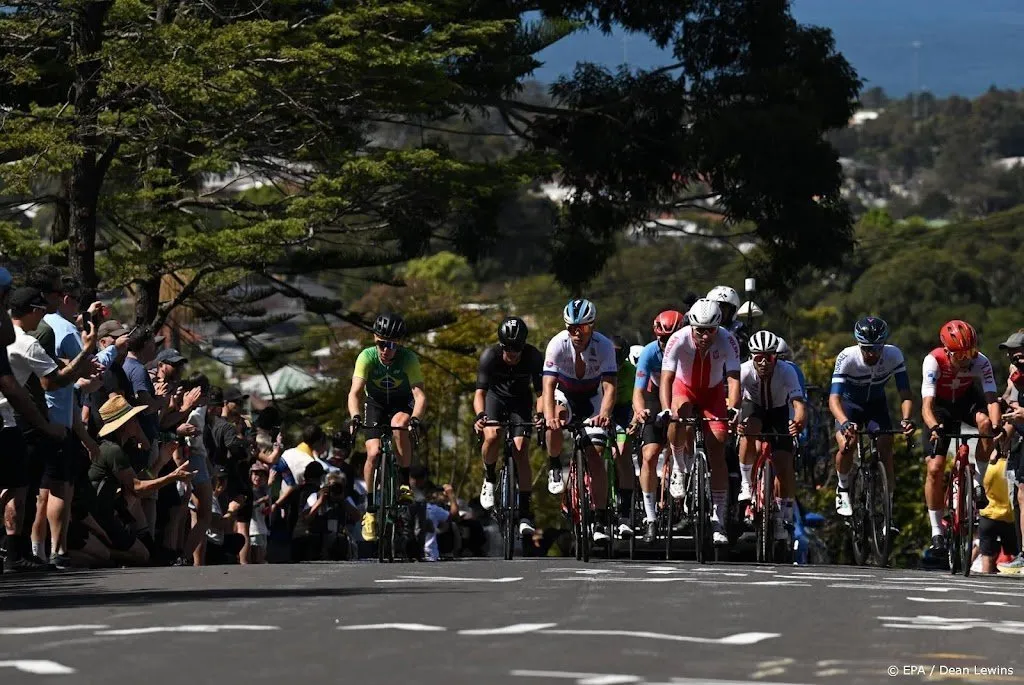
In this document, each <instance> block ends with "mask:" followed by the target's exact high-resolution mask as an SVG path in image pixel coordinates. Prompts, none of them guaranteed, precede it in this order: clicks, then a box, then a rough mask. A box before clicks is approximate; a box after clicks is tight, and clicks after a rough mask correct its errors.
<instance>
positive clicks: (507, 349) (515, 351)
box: [500, 345, 523, 354]
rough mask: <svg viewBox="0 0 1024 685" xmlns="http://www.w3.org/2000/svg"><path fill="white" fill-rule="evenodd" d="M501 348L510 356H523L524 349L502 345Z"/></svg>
mask: <svg viewBox="0 0 1024 685" xmlns="http://www.w3.org/2000/svg"><path fill="white" fill-rule="evenodd" d="M500 347H501V350H502V351H503V352H508V353H509V354H521V353H522V351H523V347H516V346H513V345H500Z"/></svg>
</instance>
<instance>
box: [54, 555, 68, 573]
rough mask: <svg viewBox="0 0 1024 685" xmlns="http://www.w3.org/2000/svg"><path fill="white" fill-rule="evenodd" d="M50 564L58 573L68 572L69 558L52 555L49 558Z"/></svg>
mask: <svg viewBox="0 0 1024 685" xmlns="http://www.w3.org/2000/svg"><path fill="white" fill-rule="evenodd" d="M50 564H51V565H52V566H53V567H54V568H55V569H57V570H58V571H70V570H71V557H69V556H68V555H67V554H54V555H53V556H51V557H50Z"/></svg>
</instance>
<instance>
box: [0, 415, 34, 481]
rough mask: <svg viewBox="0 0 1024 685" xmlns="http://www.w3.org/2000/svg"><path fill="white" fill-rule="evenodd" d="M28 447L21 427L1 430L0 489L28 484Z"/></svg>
mask: <svg viewBox="0 0 1024 685" xmlns="http://www.w3.org/2000/svg"><path fill="white" fill-rule="evenodd" d="M28 481H29V477H28V449H27V447H26V446H25V437H24V436H23V435H22V433H21V429H20V428H14V427H12V428H4V429H3V430H0V490H7V489H12V490H13V489H15V488H23V487H26V486H27V485H28Z"/></svg>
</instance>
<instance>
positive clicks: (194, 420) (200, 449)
mask: <svg viewBox="0 0 1024 685" xmlns="http://www.w3.org/2000/svg"><path fill="white" fill-rule="evenodd" d="M186 423H190V424H192V425H193V426H195V427H196V428H197V429H198V430H197V431H196V434H195V435H193V436H191V437H188V438H185V442H186V443H188V451H189V454H191V455H192V456H193V457H195V456H197V455H198V456H200V457H203V458H204V459H205V458H206V445H205V444H204V443H203V431H204V430H206V407H205V406H203V407H196V408H195V409H193V410H192V412H191V413H189V415H188V419H187V421H186Z"/></svg>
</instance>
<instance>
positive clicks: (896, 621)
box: [877, 616, 1024, 635]
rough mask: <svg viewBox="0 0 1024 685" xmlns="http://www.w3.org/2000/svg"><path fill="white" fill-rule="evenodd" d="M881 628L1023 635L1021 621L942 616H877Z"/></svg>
mask: <svg viewBox="0 0 1024 685" xmlns="http://www.w3.org/2000/svg"><path fill="white" fill-rule="evenodd" d="M877 618H878V620H880V621H883V623H882V627H883V628H899V629H904V630H941V631H961V630H969V629H971V628H987V629H989V630H991V631H993V632H996V633H1004V634H1007V635H1024V622H1022V621H1006V620H1002V621H992V620H991V619H986V618H948V617H944V616H878V617H877Z"/></svg>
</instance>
